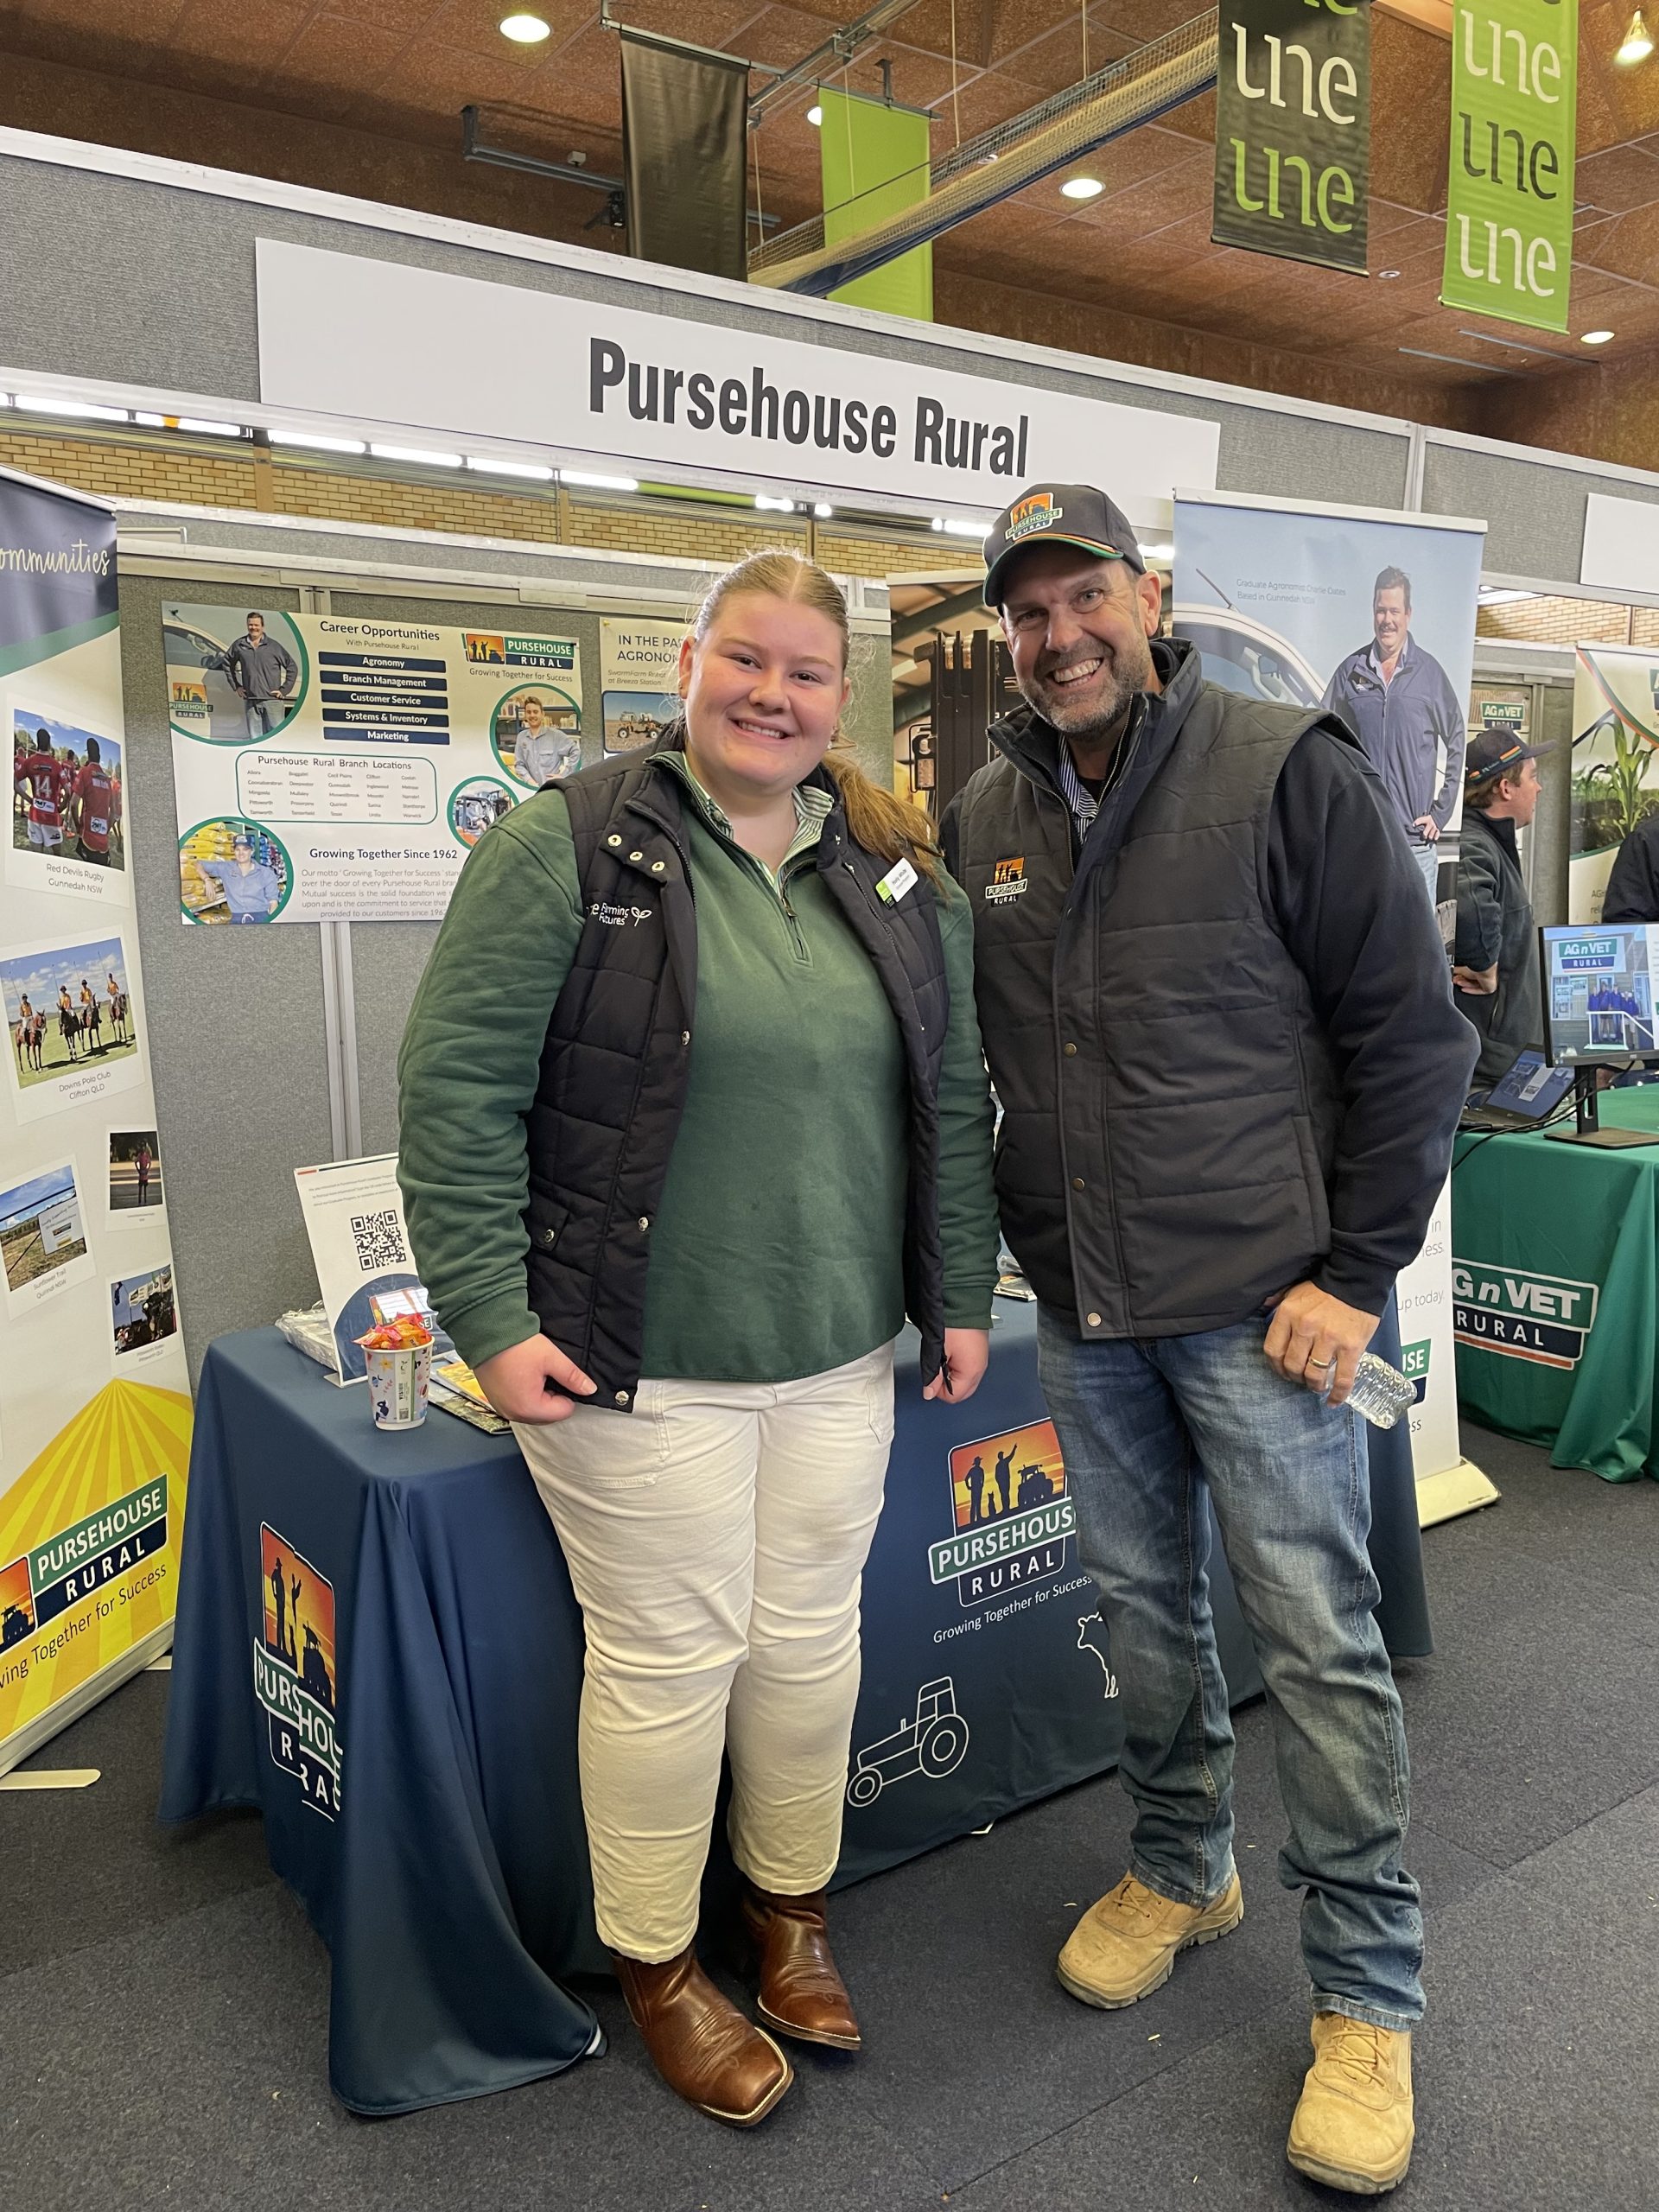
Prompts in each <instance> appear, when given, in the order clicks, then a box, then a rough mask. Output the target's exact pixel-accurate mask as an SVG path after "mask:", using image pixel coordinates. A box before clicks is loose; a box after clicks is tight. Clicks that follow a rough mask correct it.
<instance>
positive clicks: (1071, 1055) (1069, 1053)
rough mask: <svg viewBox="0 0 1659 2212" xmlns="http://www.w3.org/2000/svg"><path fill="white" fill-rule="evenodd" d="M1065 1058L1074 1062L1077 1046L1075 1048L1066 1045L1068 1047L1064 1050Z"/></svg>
mask: <svg viewBox="0 0 1659 2212" xmlns="http://www.w3.org/2000/svg"><path fill="white" fill-rule="evenodd" d="M1065 1057H1066V1058H1067V1059H1068V1060H1075V1059H1076V1058H1077V1046H1075V1045H1068V1046H1066V1048H1065Z"/></svg>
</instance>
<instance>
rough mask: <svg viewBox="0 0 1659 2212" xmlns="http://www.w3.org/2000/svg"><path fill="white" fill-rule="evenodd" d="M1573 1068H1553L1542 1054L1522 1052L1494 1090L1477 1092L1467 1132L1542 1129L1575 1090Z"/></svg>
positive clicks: (1462, 1119) (1466, 1112) (1466, 1118)
mask: <svg viewBox="0 0 1659 2212" xmlns="http://www.w3.org/2000/svg"><path fill="white" fill-rule="evenodd" d="M1572 1088H1573V1070H1572V1069H1571V1068H1570V1067H1564V1068H1562V1067H1552V1066H1551V1065H1550V1064H1549V1062H1548V1060H1547V1059H1546V1058H1544V1056H1543V1054H1542V1053H1541V1052H1532V1051H1528V1052H1522V1054H1521V1055H1520V1056H1519V1058H1517V1059H1516V1062H1515V1065H1514V1066H1513V1067H1511V1068H1510V1069H1509V1070H1508V1071H1506V1073H1504V1074H1503V1076H1501V1077H1499V1078H1498V1080H1497V1082H1496V1083H1495V1084H1493V1085H1492V1087H1491V1090H1488V1091H1485V1092H1484V1093H1482V1092H1477V1093H1476V1094H1475V1096H1473V1097H1472V1098H1471V1100H1470V1101H1469V1103H1468V1104H1467V1105H1466V1106H1465V1108H1464V1109H1463V1112H1462V1114H1461V1115H1460V1116H1459V1121H1458V1127H1459V1128H1463V1129H1484V1130H1487V1131H1489V1132H1494V1133H1495V1132H1497V1131H1499V1130H1503V1129H1536V1128H1541V1127H1542V1125H1543V1123H1544V1122H1546V1121H1548V1118H1549V1116H1551V1115H1552V1114H1553V1113H1554V1110H1555V1109H1556V1108H1557V1107H1558V1106H1559V1105H1560V1103H1561V1101H1562V1100H1563V1099H1564V1098H1565V1097H1566V1096H1567V1095H1568V1093H1569V1092H1570V1091H1571V1090H1572Z"/></svg>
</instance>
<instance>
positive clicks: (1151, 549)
mask: <svg viewBox="0 0 1659 2212" xmlns="http://www.w3.org/2000/svg"><path fill="white" fill-rule="evenodd" d="M1141 556H1142V558H1143V559H1145V560H1147V561H1173V559H1174V558H1175V548H1174V547H1173V545H1143V546H1142V547H1141Z"/></svg>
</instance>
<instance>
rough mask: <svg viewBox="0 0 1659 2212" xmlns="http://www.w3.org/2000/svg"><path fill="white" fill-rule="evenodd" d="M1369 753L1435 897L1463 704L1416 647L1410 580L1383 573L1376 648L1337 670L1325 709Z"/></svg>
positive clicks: (1376, 590)
mask: <svg viewBox="0 0 1659 2212" xmlns="http://www.w3.org/2000/svg"><path fill="white" fill-rule="evenodd" d="M1323 703H1324V704H1325V706H1327V707H1333V708H1335V709H1336V711H1337V712H1338V714H1339V715H1342V717H1343V719H1344V721H1346V722H1347V723H1348V725H1349V727H1350V728H1351V729H1352V730H1353V731H1354V733H1355V734H1356V735H1357V737H1358V739H1359V741H1360V743H1361V744H1362V745H1363V747H1364V748H1365V757H1366V759H1367V760H1369V761H1370V764H1371V766H1373V767H1374V768H1375V769H1376V772H1377V773H1378V775H1379V776H1381V777H1382V779H1383V783H1384V785H1386V786H1387V789H1388V792H1389V798H1390V799H1391V800H1392V801H1393V803H1394V806H1395V811H1396V813H1397V814H1398V817H1399V818H1400V821H1401V823H1402V824H1403V825H1404V828H1405V832H1406V836H1407V837H1408V839H1409V841H1410V843H1411V849H1412V851H1413V854H1414V855H1415V858H1416V861H1417V865H1418V867H1419V868H1421V870H1422V873H1423V880H1424V881H1425V882H1426V883H1427V886H1428V895H1429V897H1430V899H1433V896H1434V880H1435V875H1436V873H1437V871H1438V868H1439V865H1440V861H1439V855H1438V854H1437V853H1436V851H1435V847H1436V846H1437V845H1438V844H1439V842H1440V833H1441V831H1442V830H1443V829H1445V828H1446V823H1448V822H1449V821H1450V820H1451V818H1452V807H1453V805H1454V804H1456V801H1457V796H1458V779H1459V777H1460V775H1461V774H1462V772H1463V748H1464V736H1465V729H1464V718H1463V702H1462V701H1461V700H1460V699H1459V696H1458V695H1457V693H1456V691H1454V690H1452V679H1451V677H1449V676H1447V674H1446V671H1445V670H1444V669H1443V668H1442V667H1441V666H1440V663H1439V661H1437V660H1436V659H1435V658H1434V656H1433V653H1431V652H1427V651H1426V650H1425V649H1424V648H1423V647H1422V646H1421V645H1414V644H1413V643H1412V639H1411V578H1410V577H1409V576H1408V575H1407V574H1406V572H1405V570H1404V569H1394V568H1389V569H1383V570H1382V571H1381V573H1380V574H1379V575H1378V576H1377V579H1376V583H1375V584H1373V586H1372V587H1371V640H1370V644H1369V645H1362V646H1361V647H1360V648H1359V650H1358V652H1352V653H1350V654H1349V655H1348V658H1346V659H1345V660H1343V661H1339V662H1338V664H1337V669H1336V672H1335V674H1334V675H1333V676H1332V678H1331V681H1330V683H1328V684H1326V686H1325V699H1324V702H1323Z"/></svg>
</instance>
